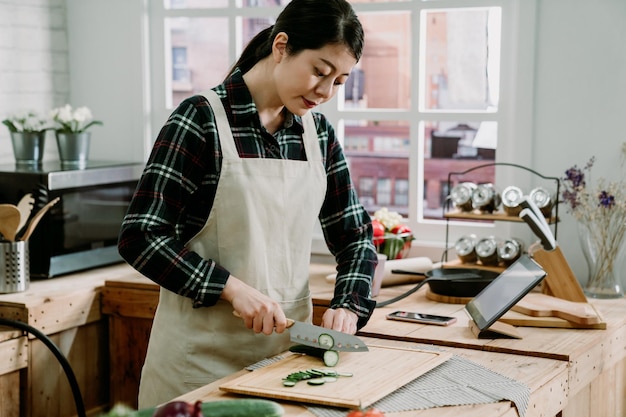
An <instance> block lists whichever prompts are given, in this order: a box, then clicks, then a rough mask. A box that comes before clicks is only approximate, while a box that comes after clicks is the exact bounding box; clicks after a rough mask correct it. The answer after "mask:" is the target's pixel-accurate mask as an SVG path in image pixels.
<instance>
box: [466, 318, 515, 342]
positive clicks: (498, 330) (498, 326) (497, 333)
mask: <svg viewBox="0 0 626 417" xmlns="http://www.w3.org/2000/svg"><path fill="white" fill-rule="evenodd" d="M469 328H470V330H471V331H472V333H474V336H476V337H477V338H479V339H502V338H507V339H521V338H522V335H521V334H520V333H519V332H518V331H517V328H516V327H515V326H512V325H510V324H506V323H502V322H500V321H496V322H495V323H493V324H492V325H491V326H489V327H488V328H486V329H485V330H480V329H479V328H478V325H477V324H476V322H475V321H474V320H472V319H469Z"/></svg>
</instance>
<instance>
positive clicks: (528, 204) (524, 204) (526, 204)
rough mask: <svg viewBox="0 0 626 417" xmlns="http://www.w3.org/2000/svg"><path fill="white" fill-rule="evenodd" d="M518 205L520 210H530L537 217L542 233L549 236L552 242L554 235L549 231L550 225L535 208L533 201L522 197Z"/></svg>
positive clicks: (537, 208)
mask: <svg viewBox="0 0 626 417" xmlns="http://www.w3.org/2000/svg"><path fill="white" fill-rule="evenodd" d="M519 205H520V207H521V208H522V209H530V210H531V211H532V212H533V214H534V215H535V217H537V220H539V224H540V225H541V226H542V230H543V231H544V233H546V234H547V235H549V236H551V237H552V240H554V235H553V234H552V230H550V225H549V224H548V222H547V220H546V218H545V216H544V215H543V213H542V212H541V210H540V209H539V207H537V204H536V203H535V202H534V201H533V200H531V199H530V198H528V196H524V197H523V198H522V200H521V201H520V203H519Z"/></svg>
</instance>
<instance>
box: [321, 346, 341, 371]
mask: <svg viewBox="0 0 626 417" xmlns="http://www.w3.org/2000/svg"><path fill="white" fill-rule="evenodd" d="M323 359H324V365H326V366H329V367H331V368H332V367H333V366H335V365H337V363H338V362H339V352H337V351H336V350H327V351H326V352H324V357H323Z"/></svg>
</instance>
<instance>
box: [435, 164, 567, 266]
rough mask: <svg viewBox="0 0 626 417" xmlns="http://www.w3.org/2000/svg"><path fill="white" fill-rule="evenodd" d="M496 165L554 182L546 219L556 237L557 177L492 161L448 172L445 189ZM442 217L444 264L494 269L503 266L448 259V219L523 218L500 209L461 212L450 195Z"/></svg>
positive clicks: (499, 219)
mask: <svg viewBox="0 0 626 417" xmlns="http://www.w3.org/2000/svg"><path fill="white" fill-rule="evenodd" d="M498 166H503V167H510V168H513V169H520V170H524V171H526V172H529V173H531V174H533V175H534V176H537V177H539V178H541V179H543V180H545V181H548V182H554V184H555V202H554V205H553V206H552V214H551V216H550V217H546V220H547V221H548V223H549V224H551V225H553V228H554V232H553V233H554V238H555V239H556V236H557V225H558V222H559V199H558V196H559V195H560V181H559V178H557V177H549V176H545V175H542V174H540V173H539V172H537V171H534V170H532V169H530V168H528V167H525V166H522V165H518V164H513V163H508V162H492V163H488V164H483V165H478V166H475V167H472V168H470V169H467V170H465V171H459V172H449V173H448V182H447V187H448V188H447V189H448V192H450V191H451V190H452V187H453V184H456V183H459V182H461V180H462V177H463V176H465V175H467V174H469V173H471V172H473V171H476V170H481V169H486V168H491V167H498ZM443 217H444V218H445V219H446V240H445V250H444V253H443V256H442V262H443V263H444V264H454V265H455V266H468V267H469V266H471V267H479V268H485V269H495V270H503V269H504V268H502V267H500V266H497V267H496V266H483V265H482V264H480V261H478V263H476V264H474V263H472V264H467V263H461V262H460V260H457V261H449V260H448V251H449V249H450V248H449V230H450V220H470V221H507V222H518V223H523V222H524V220H522V219H521V218H519V217H518V216H512V215H509V214H507V213H505V212H500V211H494V212H493V213H483V212H479V211H477V210H474V211H468V212H463V211H459V210H456V209H454V208H453V207H452V201H451V199H450V195H448V198H446V200H445V202H444V206H443Z"/></svg>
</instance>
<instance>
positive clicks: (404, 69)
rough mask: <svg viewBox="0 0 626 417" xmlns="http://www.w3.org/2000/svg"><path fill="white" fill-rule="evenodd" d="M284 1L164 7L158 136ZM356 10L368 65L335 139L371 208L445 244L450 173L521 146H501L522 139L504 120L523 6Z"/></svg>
mask: <svg viewBox="0 0 626 417" xmlns="http://www.w3.org/2000/svg"><path fill="white" fill-rule="evenodd" d="M287 3H288V1H287V0H231V1H227V0H222V1H214V0H186V1H184V0H176V1H174V0H166V1H165V3H164V4H163V5H160V6H156V7H155V8H154V9H151V16H152V17H153V18H154V19H153V21H152V27H153V31H152V37H151V40H152V42H153V43H154V45H153V47H152V50H156V51H158V50H163V51H164V52H163V54H162V55H161V54H159V53H155V54H154V57H153V61H152V64H153V65H152V68H153V69H154V73H153V74H152V75H153V80H154V84H153V85H154V90H155V91H156V90H159V91H160V93H158V94H154V98H153V100H154V108H155V116H156V117H155V119H156V120H158V121H159V122H158V123H155V129H157V130H158V129H159V128H160V123H162V120H164V118H165V117H167V114H169V112H171V109H172V108H173V106H175V105H177V104H178V103H179V102H180V101H181V100H182V99H183V98H185V97H187V96H189V95H190V94H192V93H196V92H199V91H202V90H204V89H207V88H210V87H212V86H213V85H215V84H217V83H220V82H221V81H222V79H223V78H224V76H225V75H226V73H227V72H228V70H229V69H230V66H231V65H232V63H233V62H234V61H235V59H236V57H237V56H238V55H239V53H240V51H241V50H242V49H243V45H245V43H247V42H248V40H249V39H251V38H252V37H253V36H254V35H255V34H256V33H257V32H258V31H260V30H261V29H263V28H265V27H267V26H268V25H271V24H272V23H273V20H274V18H275V16H276V15H277V14H278V13H279V12H280V10H281V9H282V7H283V6H284V5H285V4H287ZM351 3H352V4H353V6H354V8H355V10H356V11H357V14H358V15H359V18H360V19H361V21H362V23H363V26H364V29H365V36H366V43H365V49H364V53H363V57H362V59H361V60H360V62H359V63H358V65H357V67H356V68H355V69H354V71H353V72H352V74H351V75H350V77H349V79H348V82H347V83H346V85H345V86H344V88H343V91H342V92H340V93H339V94H338V96H337V97H336V99H334V100H333V101H331V102H329V103H326V104H325V105H323V106H322V108H321V109H320V111H322V112H324V113H325V114H326V116H327V117H328V118H329V120H330V121H331V123H332V124H333V125H334V126H335V128H336V130H337V133H338V135H339V137H340V140H341V141H342V143H343V146H344V151H345V154H346V156H347V158H348V163H349V166H350V169H351V173H352V176H353V181H354V184H355V187H356V189H357V191H358V193H359V197H360V199H361V201H362V203H363V204H364V205H365V207H366V208H367V209H368V210H369V211H370V212H372V213H373V212H374V211H375V210H377V209H378V208H380V207H383V206H384V207H388V208H389V209H390V210H396V211H399V212H401V213H402V214H403V215H405V217H407V219H408V221H409V223H410V226H412V228H413V229H414V230H416V231H417V234H418V237H422V238H424V239H425V240H433V241H440V242H441V241H443V238H444V235H443V229H444V222H443V220H442V217H443V204H444V199H445V198H446V196H447V192H448V191H449V190H448V189H447V186H448V184H447V179H448V173H449V172H451V171H452V172H459V171H465V170H467V169H469V168H471V167H475V166H478V165H484V164H486V163H489V162H491V161H495V160H496V159H498V160H499V159H501V157H500V155H510V154H512V153H514V152H513V151H514V150H515V149H517V148H518V147H519V146H521V145H519V144H516V143H513V142H511V141H504V142H503V141H502V140H499V137H500V136H501V135H502V132H508V133H509V134H510V133H511V132H512V131H514V130H515V129H514V122H513V120H511V117H510V116H507V114H511V113H512V112H513V109H512V104H511V97H513V96H514V94H515V92H514V91H512V89H513V88H514V87H515V86H516V84H515V83H514V81H513V80H512V73H513V70H512V68H513V65H514V64H513V63H512V62H514V59H513V58H514V54H515V51H514V47H515V44H514V42H515V39H514V35H515V33H514V28H515V27H516V25H518V24H519V23H518V22H515V21H514V18H516V19H517V18H519V16H516V15H514V12H515V8H518V7H519V4H518V2H517V1H503V0H466V1H463V2H458V1H456V0H422V1H416V0H413V1H409V0H395V1H393V0H352V1H351ZM156 4H158V3H156ZM520 15H521V13H520ZM503 39H505V40H508V44H507V45H509V47H508V49H507V48H503V47H502V42H503ZM168 51H169V52H168ZM507 54H508V55H507ZM502 55H506V56H505V57H502ZM507 57H508V58H509V62H507V61H506V60H505V58H507ZM160 68H163V70H162V73H161V72H160V71H161V70H160ZM168 71H171V74H170V73H168ZM183 81H184V82H187V83H188V84H187V85H186V89H184V88H182V86H181V82H183ZM163 86H165V89H163ZM503 86H505V87H503ZM503 88H508V90H507V89H504V90H502V91H501V89H503ZM517 88H518V89H519V87H517ZM503 98H504V99H503ZM507 98H508V101H507ZM158 112H160V113H158ZM505 151H506V153H503V152H505ZM495 175H496V172H495V170H493V169H491V170H486V171H485V172H482V171H473V172H472V174H471V175H470V176H469V177H465V178H464V180H469V181H475V182H495ZM470 227H471V226H470ZM474 227H475V225H474Z"/></svg>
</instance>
